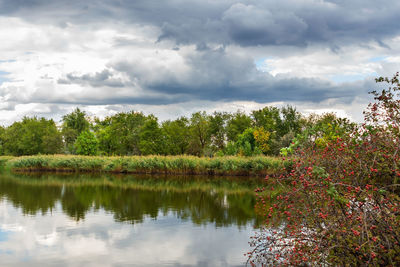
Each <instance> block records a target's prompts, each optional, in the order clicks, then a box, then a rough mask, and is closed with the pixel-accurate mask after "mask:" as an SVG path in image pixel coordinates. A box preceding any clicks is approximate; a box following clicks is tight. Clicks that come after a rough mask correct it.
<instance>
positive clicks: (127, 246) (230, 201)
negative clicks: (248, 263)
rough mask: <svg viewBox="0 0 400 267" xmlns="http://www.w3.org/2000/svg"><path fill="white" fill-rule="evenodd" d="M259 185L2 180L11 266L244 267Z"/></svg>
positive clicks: (0, 216)
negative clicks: (244, 254)
mask: <svg viewBox="0 0 400 267" xmlns="http://www.w3.org/2000/svg"><path fill="white" fill-rule="evenodd" d="M257 183H259V180H257V179H248V178H246V179H240V178H229V179H221V178H205V177H196V178H195V179H193V177H192V178H185V177H172V178H166V177H138V176H123V177H119V176H112V175H106V176H90V175H83V176H82V175H80V176H76V175H75V176H71V175H67V176H66V175H63V176H59V175H58V176H55V175H48V174H45V175H35V176H32V175H21V174H19V175H15V174H14V175H13V174H3V175H1V177H0V198H1V201H0V224H1V225H0V263H1V265H6V266H12V265H15V266H23V265H24V264H25V265H29V266H35V265H42V264H44V263H45V264H46V265H59V266H68V265H73V266H76V265H85V266H91V265H93V266H122V265H129V266H132V265H133V266H144V265H146V266H151V265H154V266H160V265H169V266H236V265H238V266H241V265H243V262H244V261H245V260H246V259H245V257H244V256H243V253H245V252H246V251H247V250H248V249H249V247H248V244H247V242H248V240H249V236H250V235H251V233H252V226H253V225H257V224H258V223H259V222H258V219H257V218H256V217H255V214H254V209H253V206H254V203H255V199H254V196H253V194H252V193H251V191H252V189H253V188H254V187H256V186H257Z"/></svg>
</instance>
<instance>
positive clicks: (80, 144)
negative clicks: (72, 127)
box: [74, 131, 99, 156]
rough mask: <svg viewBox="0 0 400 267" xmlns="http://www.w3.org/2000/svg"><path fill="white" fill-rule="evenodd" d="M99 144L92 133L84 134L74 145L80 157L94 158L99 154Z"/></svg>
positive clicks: (85, 132) (86, 132)
mask: <svg viewBox="0 0 400 267" xmlns="http://www.w3.org/2000/svg"><path fill="white" fill-rule="evenodd" d="M98 145H99V142H98V141H97V139H96V136H94V134H93V133H92V132H89V131H84V132H82V133H81V134H80V135H79V136H78V138H77V139H76V141H75V143H74V147H75V150H76V153H77V154H78V155H85V156H93V155H96V154H97V149H98Z"/></svg>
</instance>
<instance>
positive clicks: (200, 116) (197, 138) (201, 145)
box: [189, 111, 210, 156]
mask: <svg viewBox="0 0 400 267" xmlns="http://www.w3.org/2000/svg"><path fill="white" fill-rule="evenodd" d="M190 135H191V140H190V145H189V151H190V153H191V154H194V155H198V156H203V155H204V152H205V149H206V147H207V146H208V145H209V144H210V120H209V116H207V114H206V112H204V111H203V112H196V113H193V114H192V117H191V118H190Z"/></svg>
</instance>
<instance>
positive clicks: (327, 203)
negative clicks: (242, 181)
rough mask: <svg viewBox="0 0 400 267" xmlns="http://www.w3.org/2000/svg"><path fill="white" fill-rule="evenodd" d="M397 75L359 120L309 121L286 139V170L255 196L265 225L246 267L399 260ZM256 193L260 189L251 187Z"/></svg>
mask: <svg viewBox="0 0 400 267" xmlns="http://www.w3.org/2000/svg"><path fill="white" fill-rule="evenodd" d="M398 78H399V75H398V74H396V75H395V76H394V77H393V78H392V79H388V78H379V79H377V82H387V83H389V89H386V90H382V91H381V92H379V93H378V92H373V94H374V96H375V102H374V103H372V104H370V105H369V108H368V110H367V111H366V112H365V123H364V124H362V125H354V124H351V123H348V122H346V121H345V120H339V119H335V120H332V119H331V120H329V123H325V124H324V123H322V124H319V123H313V124H312V125H313V126H312V127H309V128H308V130H307V131H305V132H304V133H303V134H302V135H299V136H298V137H297V138H296V140H295V141H294V142H293V143H292V145H291V146H290V147H289V148H287V149H285V150H283V153H284V154H291V159H292V160H293V161H294V165H293V169H292V170H291V172H290V173H288V174H287V175H282V176H280V177H278V178H276V179H268V178H267V180H268V181H269V182H270V183H272V184H275V183H280V184H284V185H285V187H286V188H287V191H286V192H284V193H281V194H279V195H277V196H274V197H273V200H272V201H273V202H274V203H275V204H274V205H272V206H269V207H268V205H266V203H269V202H270V201H271V198H270V197H269V196H268V195H265V194H260V195H259V202H258V204H257V206H256V207H257V209H258V210H259V212H261V213H262V214H263V215H264V216H265V218H266V227H265V228H264V229H263V230H262V231H261V232H260V233H259V234H257V235H256V236H255V237H254V238H253V239H252V241H251V245H253V246H254V250H253V251H252V252H251V253H250V254H249V262H250V263H251V264H252V265H262V264H264V265H328V266H345V265H347V264H350V265H354V266H366V265H374V266H395V265H397V264H398V263H399V262H400V204H399V203H400V197H399V193H400V187H399V186H400V184H399V183H398V181H399V177H400V155H399V149H400V132H399V129H400V128H399V127H400V100H399V91H400V83H399V80H398ZM258 191H262V190H258Z"/></svg>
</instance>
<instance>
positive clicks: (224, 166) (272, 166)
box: [0, 155, 288, 176]
mask: <svg viewBox="0 0 400 267" xmlns="http://www.w3.org/2000/svg"><path fill="white" fill-rule="evenodd" d="M1 162H3V159H1V158H0V163H1ZM3 164H5V166H6V167H7V168H10V169H12V170H16V171H72V172H114V173H145V174H155V173H158V174H185V175H187V174H197V175H200V174H201V175H218V176H220V175H235V176H236V175H245V176H250V175H259V176H262V175H266V174H275V173H279V172H282V170H283V167H288V164H287V163H283V162H282V161H281V160H280V159H279V158H276V157H265V156H258V157H214V158H206V157H203V158H199V157H194V156H186V155H185V156H131V157H98V156H73V155H37V156H23V157H16V158H7V159H4V163H3ZM284 165H287V166H284Z"/></svg>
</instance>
